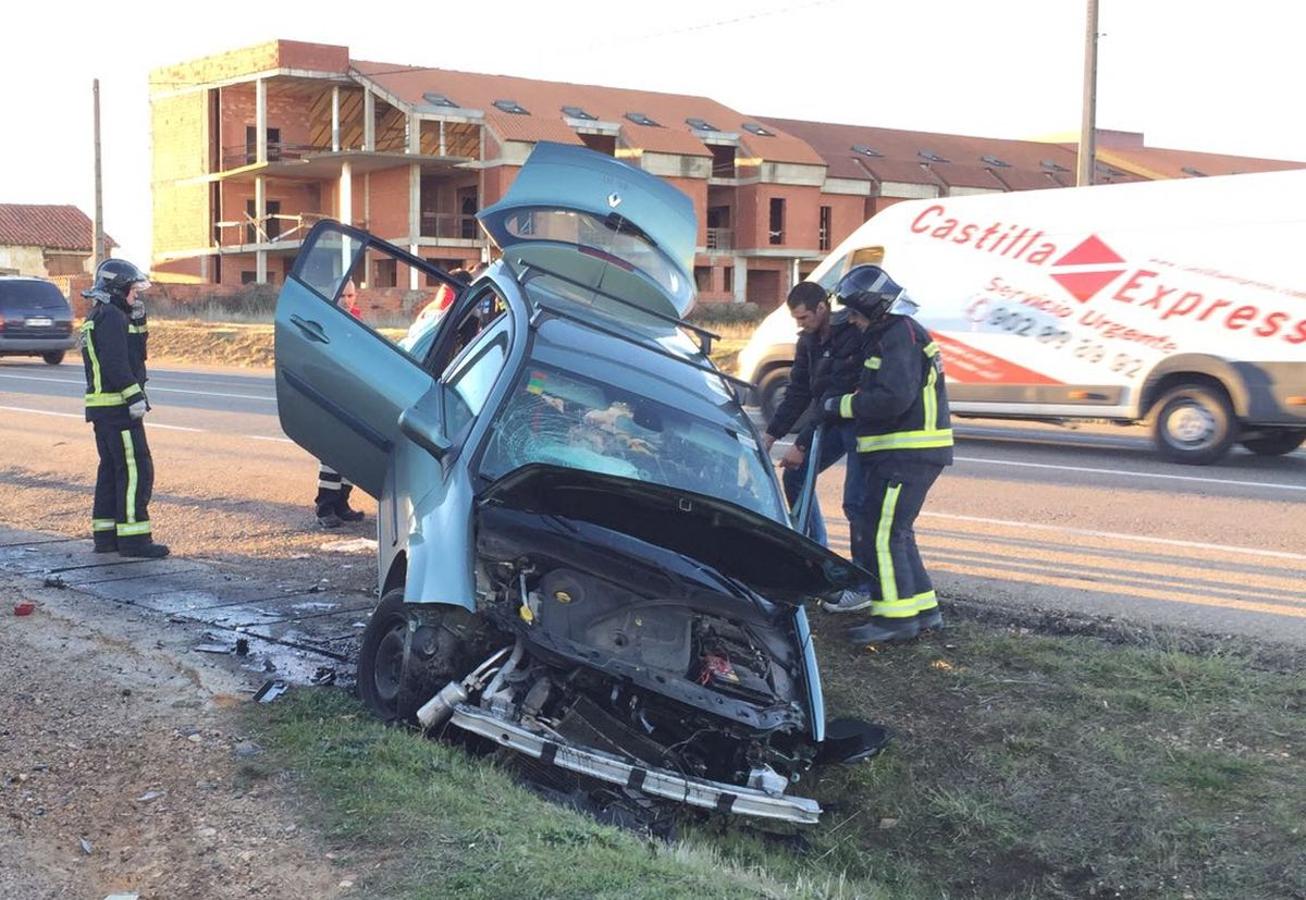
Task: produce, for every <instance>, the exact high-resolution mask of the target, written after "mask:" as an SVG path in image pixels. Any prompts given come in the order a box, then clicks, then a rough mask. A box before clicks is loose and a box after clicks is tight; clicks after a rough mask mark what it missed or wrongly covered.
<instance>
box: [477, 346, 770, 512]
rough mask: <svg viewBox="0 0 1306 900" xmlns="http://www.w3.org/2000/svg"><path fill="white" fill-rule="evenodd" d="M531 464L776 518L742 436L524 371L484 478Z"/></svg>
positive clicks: (538, 370)
mask: <svg viewBox="0 0 1306 900" xmlns="http://www.w3.org/2000/svg"><path fill="white" fill-rule="evenodd" d="M530 463H546V464H549V465H555V466H567V467H569V468H573V469H582V470H584V471H589V472H599V473H602V474H605V475H616V476H619V477H622V478H631V479H635V480H638V481H648V482H653V483H655V484H662V485H666V486H668V487H673V488H679V489H682V490H686V491H693V492H695V493H699V494H705V495H707V496H710V497H716V498H719V499H721V500H725V501H727V502H730V503H734V504H736V505H737V506H742V507H744V508H746V509H749V510H752V511H754V512H757V513H760V514H762V515H764V516H767V517H769V518H776V517H777V516H779V515H780V514H781V511H780V507H779V498H778V495H777V491H776V490H775V486H774V483H773V481H772V480H771V478H770V473H769V471H768V470H767V469H766V467H765V465H764V463H763V459H762V456H761V454H760V453H759V451H758V447H757V443H756V442H755V441H754V440H753V438H752V435H751V434H749V433H747V431H745V430H742V429H741V430H734V429H731V428H729V427H727V426H726V425H723V424H719V423H712V422H708V421H705V420H702V419H699V418H697V417H695V416H691V415H689V414H688V413H685V412H684V411H682V410H678V409H675V408H673V407H670V406H667V405H665V404H662V403H659V402H657V401H655V400H652V399H649V398H648V397H643V396H639V395H635V394H631V393H629V392H625V391H622V390H620V389H618V388H614V387H612V386H611V385H605V384H601V383H599V382H596V381H591V380H589V379H587V378H584V377H582V376H580V375H577V374H574V373H571V372H565V371H562V370H560V369H557V368H553V367H551V366H547V365H541V364H539V363H532V364H530V365H528V366H527V367H526V370H525V372H524V373H523V376H522V378H521V380H520V381H519V382H518V384H517V385H516V386H515V388H514V389H513V393H512V396H511V397H510V398H509V400H508V403H507V405H506V406H505V408H504V409H503V411H502V413H501V414H500V415H499V419H498V422H497V423H496V424H495V428H494V432H493V434H492V435H491V437H490V441H489V445H488V447H487V449H486V452H485V456H484V458H483V460H482V462H481V474H483V475H485V476H486V477H488V478H491V479H495V478H499V477H501V476H503V475H506V474H508V473H509V472H512V471H513V470H515V469H518V468H520V467H522V466H525V465H528V464H530Z"/></svg>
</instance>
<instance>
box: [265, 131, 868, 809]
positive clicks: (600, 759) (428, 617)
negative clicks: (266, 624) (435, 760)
mask: <svg viewBox="0 0 1306 900" xmlns="http://www.w3.org/2000/svg"><path fill="white" fill-rule="evenodd" d="M479 218H480V221H481V224H482V227H483V228H484V229H485V231H486V233H487V234H488V235H489V236H490V238H491V239H492V240H493V241H494V243H495V244H496V245H497V247H498V248H499V250H500V251H501V252H502V259H500V260H499V261H498V262H497V263H495V264H494V265H493V266H491V267H490V268H489V270H488V271H487V272H486V273H485V274H484V275H482V276H481V277H480V278H479V279H478V280H477V281H475V282H474V283H473V284H471V285H470V286H466V287H462V286H459V285H452V282H450V281H449V279H448V278H447V276H445V275H443V273H441V272H439V271H438V270H437V269H436V268H434V267H432V266H429V265H427V264H426V263H425V262H424V261H422V260H420V259H418V258H416V257H414V256H412V255H410V254H408V253H406V252H405V251H403V250H401V249H399V248H397V247H394V246H391V245H389V244H386V243H384V242H382V241H379V240H377V239H376V238H373V237H371V236H370V235H368V234H366V233H365V232H362V231H358V230H355V229H351V228H348V227H345V226H341V225H339V224H336V223H321V224H319V225H318V226H317V228H315V229H314V231H313V232H312V234H311V235H310V236H309V238H308V239H307V240H306V242H305V246H304V248H303V250H302V251H301V253H300V256H299V258H298V260H297V262H296V265H295V269H294V271H293V272H292V274H291V276H290V277H289V278H287V280H286V283H285V286H284V288H283V290H282V292H281V295H280V298H279V301H278V305H277V314H276V341H277V348H276V350H277V370H276V380H277V397H278V402H279V407H280V415H281V422H282V427H283V428H284V429H285V432H286V433H287V434H288V435H289V436H290V437H291V438H293V439H294V440H295V441H296V442H297V443H298V444H300V445H301V446H303V447H304V448H306V449H307V450H309V451H310V452H312V453H313V454H314V455H315V456H317V457H318V458H320V459H321V460H322V461H323V462H325V463H326V464H327V465H329V466H331V467H333V468H335V469H337V470H338V471H339V472H341V473H342V474H343V475H344V476H345V477H346V478H348V479H350V480H351V481H353V482H354V483H355V484H357V485H359V486H360V487H361V488H363V489H364V490H366V491H367V492H368V493H370V494H372V495H373V496H375V497H377V498H378V500H379V504H380V505H379V514H378V541H379V554H380V558H379V571H380V593H381V601H380V604H379V605H378V606H377V608H376V610H375V612H374V613H373V614H372V617H371V619H370V621H369V623H368V625H367V629H366V631H365V633H364V636H363V640H362V647H361V652H360V657H359V664H358V679H359V693H360V695H361V697H362V699H363V700H364V702H365V703H366V704H367V705H368V706H369V707H370V708H371V709H372V710H373V711H374V712H375V713H376V714H377V715H379V716H382V717H384V718H387V719H396V720H409V721H414V722H417V723H420V724H421V725H422V726H424V727H426V728H437V727H445V728H447V727H453V728H457V729H462V730H464V731H467V732H471V733H474V734H477V735H480V736H482V737H484V738H487V739H489V740H491V741H493V742H495V743H497V744H500V745H502V746H505V747H509V748H512V749H513V750H516V751H519V752H520V753H522V754H525V755H527V756H529V757H533V758H535V759H538V760H540V761H542V762H543V763H546V764H549V765H552V766H556V767H560V768H561V769H565V770H569V771H571V772H574V773H578V774H579V775H582V776H585V777H587V778H590V779H594V780H596V781H598V782H605V783H609V784H615V785H618V786H620V788H621V789H622V790H625V791H629V792H636V793H639V794H642V795H645V796H649V797H657V798H665V799H669V800H674V801H679V802H683V803H687V804H689V805H692V806H695V807H700V808H705V809H709V810H717V811H721V812H727V813H736V814H742V815H749V816H756V817H761V818H766V819H773V820H782V821H788V822H795V823H811V822H815V821H816V820H817V818H818V817H819V815H820V807H819V806H818V804H817V803H816V802H815V801H813V800H810V799H806V798H803V797H799V796H793V795H790V794H789V793H788V790H789V788H790V787H791V785H792V784H793V783H795V782H797V781H798V780H799V778H800V776H801V775H802V774H803V773H804V772H805V771H807V770H808V769H809V767H811V766H812V765H813V764H814V763H815V762H818V761H820V760H824V759H838V760H848V759H854V758H857V757H859V756H865V755H868V754H869V753H872V752H874V750H875V749H876V748H877V746H878V745H877V744H876V743H875V741H873V740H870V739H869V738H868V737H867V735H866V734H865V733H863V732H860V731H858V730H857V729H855V728H854V729H853V730H852V731H851V732H849V733H848V734H846V735H841V736H840V739H839V740H838V741H835V740H832V739H827V735H826V723H825V710H824V705H823V700H822V694H821V682H820V676H819V674H818V670H817V663H816V657H815V653H814V650H813V646H812V641H811V636H810V632H809V629H808V622H807V618H806V614H805V612H804V609H803V603H804V602H805V601H806V600H808V599H810V598H813V597H817V596H822V595H825V594H828V593H831V592H834V591H838V590H841V589H843V588H846V587H852V586H854V585H855V584H856V583H857V582H858V581H859V580H860V577H864V574H863V573H860V571H859V570H857V569H855V568H854V567H853V566H852V565H851V564H850V563H848V562H847V561H846V560H843V559H842V558H840V557H838V556H836V555H834V554H832V553H830V552H828V551H827V550H825V549H823V548H822V547H820V546H818V545H816V544H814V543H812V542H810V541H808V540H806V539H805V538H802V537H801V536H800V535H799V533H798V532H797V531H795V530H794V528H793V526H792V523H791V522H790V519H789V513H788V511H787V510H786V508H785V503H784V499H783V495H782V493H781V490H780V488H779V485H778V483H777V481H776V478H775V474H774V471H773V470H772V467H771V465H770V461H769V459H768V457H767V455H766V454H765V453H764V452H763V450H762V449H761V447H760V445H759V442H758V439H757V433H756V431H755V429H754V427H753V425H752V424H751V422H750V420H749V419H748V417H747V416H746V414H745V412H744V410H743V408H742V407H741V405H740V403H739V399H738V397H737V395H736V393H735V387H734V385H733V384H732V383H731V380H730V379H729V378H728V377H727V376H725V375H723V374H722V373H720V372H718V371H717V370H716V368H715V367H714V366H713V365H712V363H711V362H710V361H709V360H708V357H707V352H706V351H707V349H708V348H707V346H706V345H707V343H708V341H710V339H711V337H712V336H711V335H709V334H707V333H706V332H703V331H702V330H701V329H696V328H694V327H693V326H690V325H688V324H687V323H685V322H684V321H683V318H682V317H683V316H684V314H685V313H686V312H687V311H688V309H689V307H690V305H691V304H692V302H693V290H692V279H691V273H692V262H693V255H694V245H695V238H696V230H697V229H696V223H695V219H694V214H693V208H692V204H691V203H690V201H689V199H688V198H687V197H685V196H684V195H683V194H681V193H680V192H678V191H676V190H675V189H674V188H672V187H670V186H669V185H667V184H665V183H663V182H661V181H660V180H658V179H657V178H655V177H653V176H650V175H647V174H645V173H643V172H641V171H639V170H636V169H633V168H631V167H629V166H627V165H625V164H624V163H621V162H618V161H616V160H614V159H612V158H610V157H606V156H602V155H600V154H596V153H592V152H590V151H587V150H582V149H579V148H574V147H564V146H560V145H551V144H540V145H538V146H537V147H536V149H535V150H534V152H533V154H532V156H531V157H530V159H529V160H528V162H527V163H526V165H525V166H524V167H523V169H522V170H521V172H520V174H519V176H518V177H517V179H516V181H515V182H514V184H513V186H512V188H511V190H510V191H509V193H508V195H507V196H506V197H505V198H504V199H503V200H502V201H501V202H500V203H498V204H495V205H494V206H491V207H489V208H487V209H485V210H484V211H482V212H481V213H480V216H479ZM396 265H397V266H400V267H406V268H407V269H409V270H411V272H412V277H411V280H410V282H409V283H410V284H411V285H413V286H414V287H416V286H417V285H419V283H420V282H422V281H424V282H425V284H426V285H431V284H438V283H450V284H451V285H452V286H453V287H455V288H456V289H457V290H458V294H457V299H456V300H455V301H454V303H453V305H452V306H451V307H450V309H449V310H448V312H447V313H445V314H444V315H443V316H441V317H440V318H439V319H438V320H434V321H433V324H431V326H430V327H429V328H428V329H427V330H426V331H425V332H424V333H421V334H418V335H411V334H410V335H409V337H408V338H407V339H406V340H405V341H403V342H402V344H395V343H391V342H390V341H388V340H387V339H386V338H385V337H384V336H383V335H382V334H380V333H379V332H377V331H374V330H373V329H371V328H369V327H368V326H367V325H365V324H363V323H362V322H360V321H358V320H357V319H354V318H352V317H351V316H350V315H349V314H348V313H347V312H345V311H344V310H342V309H340V308H339V307H337V306H336V299H337V297H338V295H339V293H340V291H341V289H342V287H343V285H344V283H345V281H346V280H347V279H349V278H351V277H352V278H355V279H358V280H360V281H361V280H364V276H366V275H368V274H369V273H374V272H383V273H386V274H387V276H391V273H393V271H394V267H395V266H396ZM691 337H692V338H693V339H691Z"/></svg>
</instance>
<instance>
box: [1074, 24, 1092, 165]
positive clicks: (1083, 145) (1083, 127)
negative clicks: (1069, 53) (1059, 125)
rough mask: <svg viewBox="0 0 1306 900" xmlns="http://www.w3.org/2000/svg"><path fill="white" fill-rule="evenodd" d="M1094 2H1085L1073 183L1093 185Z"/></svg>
mask: <svg viewBox="0 0 1306 900" xmlns="http://www.w3.org/2000/svg"><path fill="white" fill-rule="evenodd" d="M1096 131H1097V0H1088V27H1087V33H1086V34H1085V35H1084V110H1083V118H1082V119H1081V120H1080V123H1079V174H1078V176H1077V177H1076V179H1075V184H1077V185H1079V186H1081V187H1082V186H1084V185H1088V184H1092V183H1093V173H1094V171H1095V169H1096V167H1097V166H1096V163H1097V147H1096V144H1097V141H1096V137H1097V134H1096Z"/></svg>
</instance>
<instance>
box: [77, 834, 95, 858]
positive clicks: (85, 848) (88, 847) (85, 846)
mask: <svg viewBox="0 0 1306 900" xmlns="http://www.w3.org/2000/svg"><path fill="white" fill-rule="evenodd" d="M78 843H79V844H81V845H82V852H83V853H85V854H86V855H87V856H90V855H91V851H92V850H94V849H95V847H94V846H93V845H92V844H91V842H90V841H88V840H87V839H86V838H82V839H81V840H80V841H78Z"/></svg>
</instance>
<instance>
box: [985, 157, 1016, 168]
mask: <svg viewBox="0 0 1306 900" xmlns="http://www.w3.org/2000/svg"><path fill="white" fill-rule="evenodd" d="M980 162H982V163H984V164H986V165H990V166H994V167H996V168H999V169H1010V168H1011V163H1009V162H1003V161H1002V160H1000V159H998V158H997V157H996V156H993V155H991V154H988V153H985V154H984V155H983V156H981V157H980Z"/></svg>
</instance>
